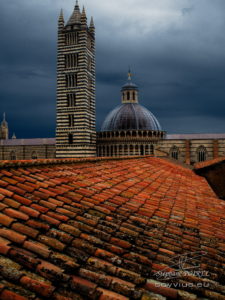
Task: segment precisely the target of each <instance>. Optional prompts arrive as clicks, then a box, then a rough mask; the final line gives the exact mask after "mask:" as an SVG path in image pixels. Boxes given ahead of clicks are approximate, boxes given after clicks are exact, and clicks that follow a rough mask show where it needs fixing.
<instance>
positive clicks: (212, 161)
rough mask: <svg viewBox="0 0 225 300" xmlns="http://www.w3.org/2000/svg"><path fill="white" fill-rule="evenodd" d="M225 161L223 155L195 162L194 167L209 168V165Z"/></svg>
mask: <svg viewBox="0 0 225 300" xmlns="http://www.w3.org/2000/svg"><path fill="white" fill-rule="evenodd" d="M223 161H225V156H223V157H218V158H214V159H211V160H206V161H203V162H200V163H195V164H194V168H195V169H196V170H197V169H202V168H207V167H210V166H212V165H215V164H218V163H221V162H223Z"/></svg>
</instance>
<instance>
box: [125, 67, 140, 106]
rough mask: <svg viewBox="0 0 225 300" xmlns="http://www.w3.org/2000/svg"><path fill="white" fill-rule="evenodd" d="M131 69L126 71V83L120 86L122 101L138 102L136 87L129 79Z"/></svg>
mask: <svg viewBox="0 0 225 300" xmlns="http://www.w3.org/2000/svg"><path fill="white" fill-rule="evenodd" d="M131 76H132V74H131V71H130V70H129V71H128V79H127V83H126V84H125V85H124V86H123V87H122V89H121V93H122V103H123V104H125V103H138V87H137V85H136V84H134V83H133V82H132V81H131Z"/></svg>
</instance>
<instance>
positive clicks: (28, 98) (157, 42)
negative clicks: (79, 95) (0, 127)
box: [0, 0, 225, 138]
mask: <svg viewBox="0 0 225 300" xmlns="http://www.w3.org/2000/svg"><path fill="white" fill-rule="evenodd" d="M74 2H75V0H2V1H0V32H1V44H0V45H1V46H0V100H1V102H0V103H1V105H0V113H3V112H4V111H5V112H6V114H7V120H8V122H9V126H10V133H11V134H12V133H13V131H15V133H16V135H17V137H19V138H21V137H24V138H27V137H53V136H54V134H55V98H56V97H55V92H56V36H57V17H58V14H59V10H60V8H61V7H62V8H63V9H64V14H65V18H66V19H67V18H68V17H69V15H70V14H71V12H72V10H73V7H74ZM82 5H85V7H86V11H87V15H88V17H89V20H90V16H91V15H93V16H94V20H95V24H96V50H97V56H96V62H97V68H96V71H97V73H96V75H97V128H98V129H99V128H100V126H101V123H102V122H103V120H104V118H105V116H106V114H107V113H108V112H109V111H110V110H111V109H112V108H114V107H115V106H116V105H118V104H119V103H120V88H121V86H122V85H123V84H124V83H125V81H126V76H127V70H128V66H131V69H132V73H133V74H134V76H133V81H134V82H135V83H136V84H138V86H139V88H140V102H141V104H143V105H144V106H146V107H147V108H148V109H150V110H151V111H152V112H153V113H154V114H155V115H156V116H157V118H158V120H159V122H160V123H161V125H162V127H163V129H164V130H166V131H168V132H169V133H176V132H177V133H195V132H218V133H219V132H225V1H224V0H213V1H212V0H197V1H196V0H138V1H137V0H136V1H134V0H114V1H110V0H105V1H103V0H82V1H81V0H80V6H82Z"/></svg>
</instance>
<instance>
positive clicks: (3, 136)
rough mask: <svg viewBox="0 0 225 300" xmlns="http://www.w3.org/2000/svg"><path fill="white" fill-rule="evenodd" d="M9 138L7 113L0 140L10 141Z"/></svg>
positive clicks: (0, 132)
mask: <svg viewBox="0 0 225 300" xmlns="http://www.w3.org/2000/svg"><path fill="white" fill-rule="evenodd" d="M8 138H9V128H8V123H7V122H6V118H5V113H4V114H3V120H2V123H1V126H0V139H1V140H8Z"/></svg>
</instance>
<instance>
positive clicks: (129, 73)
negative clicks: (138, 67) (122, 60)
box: [128, 67, 133, 80]
mask: <svg viewBox="0 0 225 300" xmlns="http://www.w3.org/2000/svg"><path fill="white" fill-rule="evenodd" d="M132 75H133V74H132V73H131V70H130V67H129V70H128V80H131V77H132Z"/></svg>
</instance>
